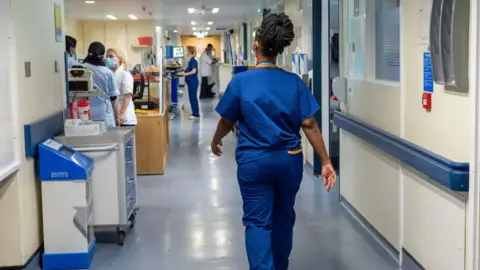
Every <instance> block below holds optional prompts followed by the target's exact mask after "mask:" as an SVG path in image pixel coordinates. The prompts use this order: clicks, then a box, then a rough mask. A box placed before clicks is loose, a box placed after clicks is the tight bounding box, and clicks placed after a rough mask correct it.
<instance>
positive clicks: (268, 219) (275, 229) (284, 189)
mask: <svg viewBox="0 0 480 270" xmlns="http://www.w3.org/2000/svg"><path fill="white" fill-rule="evenodd" d="M294 38H295V34H294V25H293V23H292V21H291V20H290V19H289V18H288V16H287V15H285V14H284V13H281V14H271V15H269V16H267V17H265V19H264V20H263V22H262V25H261V27H260V28H259V29H258V30H257V33H256V37H255V42H254V45H253V50H254V52H255V55H256V57H257V66H256V68H255V69H253V70H250V71H247V72H243V73H240V74H238V75H236V76H235V77H234V78H233V79H232V80H231V82H230V84H229V86H228V87H227V90H226V91H225V93H224V95H223V97H222V98H221V99H220V102H219V104H218V106H217V109H216V110H217V112H218V114H220V116H221V119H220V120H219V122H218V126H217V130H216V132H215V135H214V137H213V140H212V143H211V149H212V152H213V154H215V155H217V156H221V155H222V150H221V145H222V139H223V138H224V137H225V136H226V135H227V134H228V133H229V132H230V131H231V130H232V128H233V127H234V125H235V123H237V122H238V123H239V124H240V135H239V138H238V143H237V152H236V158H237V163H238V170H237V180H238V184H239V186H240V193H241V196H242V199H243V224H244V226H245V227H246V229H245V242H246V250H247V256H248V261H249V264H250V269H252V270H253V269H254V270H273V269H275V270H287V269H288V265H289V256H290V252H291V250H292V241H293V226H294V224H295V210H294V205H295V197H296V195H297V192H298V190H299V188H300V184H301V182H302V176H303V154H302V148H301V147H302V142H301V136H300V129H302V130H303V131H304V133H305V135H306V136H307V138H308V140H309V141H310V143H311V144H312V146H313V148H314V149H315V152H316V153H317V154H318V156H319V157H320V158H321V160H322V179H323V184H324V186H325V189H326V190H327V191H330V190H331V189H332V188H333V187H334V186H335V183H336V173H335V170H334V168H333V166H332V163H331V162H330V157H329V156H328V154H327V150H326V148H325V143H324V142H323V137H322V133H321V131H320V129H319V127H318V125H317V122H316V121H315V118H314V115H315V113H316V112H317V111H318V110H319V108H320V107H319V106H318V104H317V102H316V100H315V98H314V97H313V95H312V93H311V92H310V90H309V89H308V87H307V85H306V84H305V83H304V82H303V81H302V80H301V79H300V77H299V76H297V75H296V74H293V73H290V72H287V71H285V70H282V69H280V68H278V66H277V65H276V61H277V57H278V55H280V54H282V53H283V51H284V49H285V48H286V47H288V46H290V44H291V43H292V41H293V39H294Z"/></svg>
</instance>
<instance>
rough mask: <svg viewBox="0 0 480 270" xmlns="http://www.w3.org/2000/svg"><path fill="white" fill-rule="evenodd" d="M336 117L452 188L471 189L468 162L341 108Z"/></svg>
mask: <svg viewBox="0 0 480 270" xmlns="http://www.w3.org/2000/svg"><path fill="white" fill-rule="evenodd" d="M333 121H334V123H335V125H337V127H339V128H341V129H343V130H344V131H347V132H348V133H350V134H352V135H354V136H356V137H358V138H360V139H362V140H364V141H365V142H367V143H369V144H371V145H373V146H374V147H376V148H378V149H380V150H382V151H384V152H385V153H387V154H389V155H391V156H393V157H395V158H397V159H398V160H400V161H401V162H403V163H405V164H407V165H408V166H410V167H412V168H414V169H416V170H417V171H419V172H421V173H422V174H424V175H426V176H428V177H430V178H431V179H432V180H433V181H435V182H437V183H439V184H441V185H443V186H445V187H447V188H448V189H451V190H453V191H457V192H466V191H468V179H469V164H468V163H461V162H455V161H451V160H449V159H447V158H444V157H441V156H439V155H437V154H435V153H432V152H430V151H428V150H426V149H425V148H422V147H420V146H418V145H415V144H413V143H411V142H409V141H407V140H404V139H402V138H399V137H397V136H395V135H392V134H390V133H388V132H385V131H383V130H380V129H378V128H376V127H374V126H372V125H369V124H366V123H363V122H362V121H360V120H358V119H355V118H354V117H351V116H348V115H346V114H344V113H342V112H339V111H336V112H334V115H333Z"/></svg>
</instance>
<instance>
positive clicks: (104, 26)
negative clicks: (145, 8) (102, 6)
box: [67, 18, 155, 68]
mask: <svg viewBox="0 0 480 270" xmlns="http://www.w3.org/2000/svg"><path fill="white" fill-rule="evenodd" d="M69 26H70V27H69ZM70 28H71V32H70V30H67V32H68V33H72V35H74V33H75V36H74V37H75V38H76V39H77V41H78V44H77V54H78V55H79V56H80V57H85V56H86V55H87V50H88V46H89V45H90V43H92V42H94V41H99V42H102V43H103V44H104V45H105V47H106V48H107V49H108V48H112V47H113V48H118V49H120V50H122V51H123V52H124V53H125V55H126V56H127V58H128V62H127V66H128V67H129V68H131V67H133V66H134V65H136V64H140V63H141V50H140V49H138V48H134V46H135V45H138V38H139V37H141V36H149V37H154V36H155V23H154V21H153V20H144V21H142V20H138V21H78V20H74V19H71V18H67V29H70Z"/></svg>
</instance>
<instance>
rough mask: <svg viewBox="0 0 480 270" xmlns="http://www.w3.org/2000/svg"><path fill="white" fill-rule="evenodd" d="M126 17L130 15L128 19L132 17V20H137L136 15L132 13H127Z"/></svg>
mask: <svg viewBox="0 0 480 270" xmlns="http://www.w3.org/2000/svg"><path fill="white" fill-rule="evenodd" d="M128 17H130V19H132V20H138V18H137V16H135V15H133V14H130V15H128Z"/></svg>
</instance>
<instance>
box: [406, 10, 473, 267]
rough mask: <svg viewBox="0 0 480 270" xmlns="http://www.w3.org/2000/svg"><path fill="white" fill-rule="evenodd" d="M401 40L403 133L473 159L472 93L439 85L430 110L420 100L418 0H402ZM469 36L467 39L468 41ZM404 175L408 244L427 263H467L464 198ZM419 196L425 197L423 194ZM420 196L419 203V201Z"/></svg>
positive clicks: (448, 153)
mask: <svg viewBox="0 0 480 270" xmlns="http://www.w3.org/2000/svg"><path fill="white" fill-rule="evenodd" d="M402 5H403V7H402V10H401V13H402V18H408V20H407V19H405V20H402V25H401V29H402V31H403V33H404V35H403V37H404V38H403V40H402V45H403V47H404V48H403V51H404V52H408V54H406V55H407V56H406V61H407V62H406V63H405V65H408V68H404V69H403V71H404V72H403V77H402V90H403V93H404V97H403V98H404V99H405V102H404V110H403V111H404V119H405V130H404V138H405V139H407V140H409V141H411V142H413V143H415V144H417V145H420V146H422V147H424V148H426V149H428V150H430V151H432V152H434V153H437V154H439V155H441V156H443V157H446V158H449V159H451V160H453V161H457V162H468V160H469V149H470V144H469V142H470V140H469V128H470V127H469V121H468V119H469V100H468V94H457V93H453V92H448V91H446V90H445V89H444V87H443V86H440V85H436V86H435V89H434V93H433V95H432V105H433V107H432V111H431V112H426V111H425V110H424V109H423V108H422V106H421V97H422V92H423V53H424V52H425V51H427V45H426V44H418V42H417V35H418V34H417V31H418V29H419V28H418V25H419V24H420V19H421V18H420V14H419V12H418V10H419V9H420V8H421V3H420V2H419V1H414V0H409V1H402ZM465 42H468V41H465ZM402 172H403V177H404V202H405V204H404V224H405V232H404V248H405V249H406V250H408V252H409V253H410V254H412V255H413V256H414V257H415V258H416V259H417V260H418V261H419V262H420V263H421V264H422V265H423V266H424V267H425V268H426V269H439V270H449V269H464V266H465V264H464V257H465V218H466V200H465V198H464V197H463V196H462V195H460V196H459V195H458V194H454V193H451V192H448V191H446V190H444V189H443V188H439V187H437V186H436V185H435V184H432V183H430V182H429V181H428V178H427V177H425V176H423V175H420V174H418V173H416V172H414V171H411V170H409V169H403V170H402ZM419 198H421V200H419ZM415 202H418V203H415Z"/></svg>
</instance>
